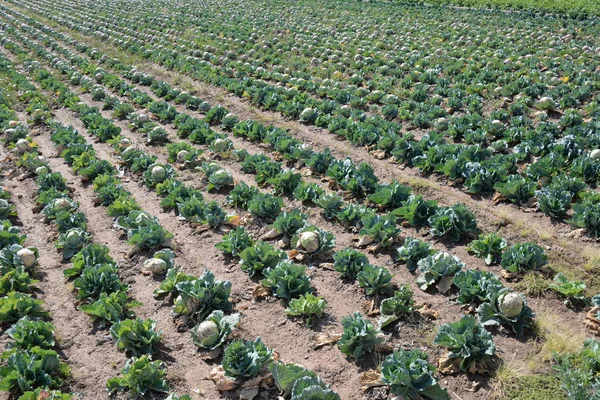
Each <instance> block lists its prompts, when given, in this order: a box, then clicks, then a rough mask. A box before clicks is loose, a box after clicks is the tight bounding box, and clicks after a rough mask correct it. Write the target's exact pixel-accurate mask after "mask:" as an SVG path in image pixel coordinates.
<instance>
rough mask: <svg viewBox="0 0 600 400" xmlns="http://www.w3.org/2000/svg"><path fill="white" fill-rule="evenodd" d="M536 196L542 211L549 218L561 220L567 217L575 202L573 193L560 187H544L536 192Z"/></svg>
mask: <svg viewBox="0 0 600 400" xmlns="http://www.w3.org/2000/svg"><path fill="white" fill-rule="evenodd" d="M535 195H536V196H537V199H538V208H539V209H540V211H541V212H543V213H544V214H545V215H547V216H549V217H553V218H559V219H562V218H564V217H565V216H566V214H567V211H568V210H569V208H570V206H571V201H572V200H573V195H572V194H571V192H569V191H567V190H564V189H562V188H558V187H544V188H542V189H541V190H538V191H536V192H535Z"/></svg>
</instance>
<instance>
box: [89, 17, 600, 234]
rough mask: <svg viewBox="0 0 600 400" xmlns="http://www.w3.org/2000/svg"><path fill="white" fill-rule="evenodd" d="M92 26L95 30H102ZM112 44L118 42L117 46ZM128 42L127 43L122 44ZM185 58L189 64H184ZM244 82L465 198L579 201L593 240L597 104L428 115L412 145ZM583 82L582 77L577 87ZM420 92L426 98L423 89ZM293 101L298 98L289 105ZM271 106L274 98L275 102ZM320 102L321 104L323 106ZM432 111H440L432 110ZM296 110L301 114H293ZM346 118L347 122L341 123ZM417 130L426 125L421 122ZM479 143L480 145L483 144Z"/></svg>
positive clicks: (406, 138)
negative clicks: (436, 176) (454, 186)
mask: <svg viewBox="0 0 600 400" xmlns="http://www.w3.org/2000/svg"><path fill="white" fill-rule="evenodd" d="M94 20H95V19H94ZM78 27H80V25H78ZM95 28H97V29H101V28H102V27H95ZM79 29H80V28H79ZM97 29H95V30H94V31H97ZM109 32H110V31H109ZM115 33H116V32H115ZM136 34H137V35H140V34H138V33H136ZM138 40H139V39H138ZM121 42H122V40H121ZM116 44H120V45H124V44H123V43H119V42H117V43H116ZM130 44H131V43H130V42H127V46H130ZM124 46H125V45H124ZM135 49H136V51H137V52H138V53H140V54H142V53H143V55H144V57H146V58H150V59H152V60H153V61H156V62H159V63H162V64H165V62H164V60H161V59H160V58H159V59H154V57H153V56H152V54H156V55H157V56H160V57H162V58H164V54H163V53H164V51H165V50H164V49H163V47H162V46H159V47H157V48H156V49H151V48H144V47H143V46H142V43H141V42H140V43H139V46H135ZM180 51H182V52H183V50H181V49H179V50H177V49H176V50H171V51H170V53H171V56H172V57H176V58H177V59H178V60H181V62H183V60H184V59H185V60H186V62H188V63H192V64H194V63H196V64H200V66H197V65H196V66H195V67H194V68H195V69H200V70H201V69H202V68H205V67H206V68H209V67H208V66H207V65H205V64H206V63H208V62H207V61H202V60H200V59H199V58H198V57H191V56H189V55H186V53H185V52H183V53H180ZM584 54H586V55H587V57H589V58H590V60H594V59H595V55H594V54H593V52H590V51H588V50H586V52H585V53H584ZM190 58H192V61H190V60H189V59H190ZM233 58H237V57H233ZM540 62H546V61H540ZM596 64H597V61H591V62H590V63H586V64H585V65H588V66H589V68H591V69H593V68H595V65H596ZM210 65H211V67H210V68H212V69H211V71H212V72H211V74H210V75H208V77H204V80H206V79H208V78H211V77H213V76H214V74H219V73H221V69H226V66H222V65H216V66H213V65H212V64H210ZM167 66H169V65H167ZM171 68H175V69H179V70H181V71H186V70H187V69H189V68H187V67H185V66H180V65H179V63H178V62H175V63H173V65H172V66H171ZM557 68H558V69H559V70H561V72H558V74H559V75H561V74H570V75H569V78H568V79H566V80H560V79H558V78H556V81H552V82H551V83H549V85H551V86H552V87H554V86H556V88H557V90H558V93H563V95H564V94H565V93H572V90H573V89H572V88H568V85H577V88H578V89H577V90H581V89H579V88H581V85H584V87H587V89H586V90H585V93H586V94H582V96H584V97H582V99H581V100H582V101H583V100H584V99H587V100H586V101H589V100H591V99H593V94H594V93H596V92H597V87H596V86H597V84H595V83H594V82H593V76H594V74H593V73H592V72H591V70H590V71H588V72H583V71H581V70H578V71H576V73H577V76H578V79H577V80H574V79H573V78H572V76H573V75H574V74H575V72H572V68H573V67H567V66H560V67H557ZM562 69H565V71H562ZM569 71H571V72H569ZM590 73H591V75H590ZM519 74H524V72H519ZM191 75H192V76H193V77H194V78H196V79H202V78H203V77H202V76H200V72H197V71H196V72H195V73H192V74H191ZM225 75H226V74H225ZM531 75H532V74H531V73H530V74H528V76H531ZM236 79H238V77H237V76H236V78H229V77H227V76H225V77H223V80H224V82H213V80H214V79H213V80H209V82H210V83H213V84H217V85H225V86H227V83H226V82H229V81H234V80H236ZM244 79H245V80H244V84H243V86H242V89H243V92H244V93H245V94H243V93H241V92H240V91H237V90H233V91H234V92H236V93H237V94H243V95H247V96H249V97H251V98H252V99H251V101H252V102H255V101H256V99H257V97H256V95H257V93H258V92H257V93H255V92H254V90H260V95H259V98H260V99H270V100H269V101H275V100H273V99H274V98H275V99H276V98H277V97H279V98H281V99H282V100H285V99H290V100H289V101H291V102H292V103H294V104H297V110H298V115H288V116H291V117H300V118H301V120H303V122H306V123H311V124H312V123H316V124H317V125H318V126H322V127H330V125H331V124H332V121H333V122H334V125H335V126H336V128H335V129H332V128H331V127H330V128H329V130H330V131H332V132H334V133H338V134H341V135H343V136H346V137H347V138H348V139H350V140H351V141H352V142H353V143H354V144H357V145H368V146H371V145H372V146H374V147H378V150H379V151H383V154H387V155H392V156H394V157H395V158H396V160H397V161H400V162H408V163H409V164H411V165H414V166H416V167H417V168H419V170H420V171H422V172H424V173H430V172H439V173H442V174H444V175H445V176H447V177H448V178H449V179H450V180H451V181H453V182H454V183H456V182H463V183H464V184H465V188H466V190H467V191H468V192H470V193H473V194H484V195H489V194H492V193H494V192H497V193H498V196H496V198H497V199H498V200H501V199H504V200H508V201H511V202H513V203H515V204H521V205H531V204H532V198H534V197H537V206H538V208H539V209H540V210H541V211H542V212H544V213H545V214H547V215H549V216H551V217H554V218H558V219H563V218H566V217H567V213H568V210H569V208H571V203H573V202H575V201H577V200H579V202H578V203H576V205H575V206H574V207H573V214H574V216H573V218H572V219H571V220H570V222H571V224H572V225H574V226H576V227H583V228H587V229H588V230H589V231H590V233H591V234H592V235H597V231H598V227H597V226H596V225H595V224H593V223H592V221H594V220H595V216H596V214H597V211H598V210H597V208H598V205H597V203H598V201H597V200H598V199H597V198H596V197H595V196H594V194H593V193H589V192H585V191H583V192H582V190H583V189H585V188H586V186H587V185H591V186H595V185H596V183H597V180H598V175H599V171H600V167H599V165H600V164H598V161H597V159H595V158H592V155H593V154H595V153H589V152H588V151H586V149H590V148H591V149H594V148H597V147H598V143H596V142H597V141H596V139H595V138H594V136H590V135H589V133H590V131H593V130H594V129H595V128H594V127H595V125H596V124H597V122H595V115H596V114H597V112H595V111H594V109H593V105H594V104H597V101H595V102H594V101H592V102H591V103H590V107H592V108H590V109H589V110H587V111H585V112H584V113H583V114H582V113H581V112H580V111H578V110H576V109H571V108H569V107H573V106H575V105H576V104H575V103H573V104H571V105H570V106H569V103H568V101H567V100H565V102H566V103H565V105H564V106H563V107H564V108H566V111H565V113H564V115H563V116H562V117H561V119H560V120H559V121H557V122H553V121H550V120H548V121H543V122H541V123H537V122H535V121H534V120H533V119H531V118H530V117H529V116H527V115H528V114H530V112H529V111H527V110H528V107H529V106H531V105H532V104H531V103H532V100H531V98H528V97H524V98H522V99H521V100H519V102H517V103H514V104H513V106H511V109H510V110H508V111H504V110H498V111H495V112H493V113H492V115H490V117H489V119H484V118H483V117H481V116H480V115H478V114H477V113H476V112H475V113H473V112H471V113H461V112H459V113H458V114H457V116H456V117H452V118H446V117H448V116H447V115H446V114H444V113H442V114H439V113H438V114H439V115H437V114H435V113H434V114H432V116H428V117H424V119H425V121H434V120H435V121H437V122H436V127H435V128H436V130H437V131H436V130H434V131H432V132H430V133H428V134H427V135H425V136H423V137H422V138H420V139H419V140H413V139H411V137H410V135H403V136H398V135H396V134H395V133H394V134H392V135H391V136H390V134H389V133H388V132H396V131H398V126H395V125H394V124H393V123H391V124H390V123H387V122H386V121H384V120H381V118H375V117H366V116H365V115H363V116H358V117H356V118H352V116H351V115H350V111H349V110H350V109H345V110H346V111H343V110H341V109H339V110H338V111H335V110H337V108H335V107H333V108H331V104H330V105H327V104H326V103H323V102H321V101H320V100H314V99H313V100H314V101H313V100H310V99H309V100H310V101H309V100H305V102H304V103H303V102H302V101H300V100H298V99H296V98H295V97H293V98H292V97H290V96H291V95H292V94H293V92H294V90H296V89H291V90H290V89H282V88H277V87H271V86H269V88H267V89H265V87H264V86H262V85H261V84H260V83H261V82H262V80H258V81H257V83H253V84H252V85H250V83H248V82H250V81H252V79H251V78H247V77H246V78H244ZM522 79H525V78H522ZM582 79H583V80H586V79H587V80H586V81H585V82H583V81H581V80H582ZM590 79H591V80H592V81H590ZM252 82H254V81H252ZM515 82H516V83H515V84H518V85H520V86H519V87H523V88H531V87H533V85H532V84H531V82H528V81H523V82H520V81H518V80H517V81H515ZM582 82H583V83H582ZM585 85H589V86H585ZM562 86H564V87H562ZM253 88H256V89H253ZM281 90H284V91H285V93H277V91H281ZM453 90H456V89H453ZM269 91H275V92H273V93H275V94H274V96H275V97H273V96H272V95H270V94H269ZM421 91H422V90H421ZM415 93H416V94H414V96H417V94H418V93H419V90H418V88H417V89H415ZM424 93H425V94H424V95H425V96H426V91H425V92H424ZM540 93H542V94H552V93H551V92H548V90H541V91H540ZM542 94H536V95H534V99H535V96H537V97H538V98H539V99H540V100H539V103H538V107H540V108H542V109H554V106H555V105H554V103H555V100H553V99H552V98H551V97H549V96H542ZM518 95H519V92H518V89H517V91H516V92H514V93H510V96H512V97H515V96H516V97H518ZM410 96H411V95H409V97H410ZM542 97H543V98H542ZM554 97H557V95H554ZM528 99H529V100H528ZM294 100H298V101H295V102H294ZM306 101H308V103H306ZM569 101H570V100H569ZM261 102H262V100H259V103H258V104H257V105H263V106H264V104H261ZM331 102H333V101H331ZM331 102H330V103H331ZM562 102H563V100H561V104H562ZM276 104H277V101H275V105H276ZM319 104H323V106H320V105H319ZM323 107H325V108H326V109H331V110H330V111H327V112H325V111H326V109H323ZM338 107H339V105H338ZM436 107H437V108H438V109H439V110H442V108H440V107H439V106H436ZM267 109H269V107H267ZM311 110H312V111H311ZM300 111H302V112H301V113H300ZM305 111H306V113H305ZM332 112H335V113H336V115H338V114H340V115H339V116H337V117H335V118H333V120H332V118H330V117H327V115H329V114H331V113H332ZM345 113H349V115H347V116H344V114H345ZM284 114H285V112H284ZM321 114H322V115H321ZM363 114H364V113H363ZM422 114H426V113H422ZM586 114H587V115H589V116H591V117H592V120H591V121H586V120H585V117H586ZM538 115H542V114H538ZM543 115H546V114H543ZM546 116H547V115H546ZM325 117H327V118H325ZM348 117H350V118H348ZM365 118H366V119H365ZM347 120H348V121H350V120H352V121H354V122H352V123H351V124H350V125H349V126H348V122H347ZM345 121H346V122H345ZM423 127H424V128H427V125H425V126H423ZM338 131H339V132H338ZM445 135H448V136H449V137H450V139H452V140H454V141H456V140H458V139H462V138H463V137H466V138H467V144H466V145H463V144H456V143H451V142H449V141H448V140H447V138H445ZM482 144H484V145H485V146H483V147H482V146H481V145H482Z"/></svg>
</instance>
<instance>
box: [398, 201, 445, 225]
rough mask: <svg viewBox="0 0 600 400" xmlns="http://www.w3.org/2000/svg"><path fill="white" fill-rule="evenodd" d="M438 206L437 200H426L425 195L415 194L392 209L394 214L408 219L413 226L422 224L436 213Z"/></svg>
mask: <svg viewBox="0 0 600 400" xmlns="http://www.w3.org/2000/svg"><path fill="white" fill-rule="evenodd" d="M437 208H438V205H437V202H436V201H435V200H425V199H423V196H419V195H414V194H413V195H411V196H410V197H409V198H408V199H407V200H406V201H405V202H403V203H402V206H401V207H398V208H397V209H395V210H394V211H392V214H394V215H396V216H398V217H399V218H400V219H403V220H406V222H408V223H409V225H411V226H422V225H425V224H426V223H427V221H428V220H429V218H430V217H431V216H432V215H434V214H435V213H436V211H437Z"/></svg>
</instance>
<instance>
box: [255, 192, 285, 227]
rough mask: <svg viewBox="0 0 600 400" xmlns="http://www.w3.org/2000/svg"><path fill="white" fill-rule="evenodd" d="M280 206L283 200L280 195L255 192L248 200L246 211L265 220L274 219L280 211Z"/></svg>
mask: <svg viewBox="0 0 600 400" xmlns="http://www.w3.org/2000/svg"><path fill="white" fill-rule="evenodd" d="M282 207H283V200H282V199H281V198H280V197H275V196H272V195H270V194H267V193H256V194H255V195H254V196H253V197H252V199H250V200H249V201H248V211H250V214H252V215H253V216H255V217H258V218H262V219H263V220H265V221H267V222H270V221H273V220H275V218H277V216H278V215H279V213H280V212H281V208H282Z"/></svg>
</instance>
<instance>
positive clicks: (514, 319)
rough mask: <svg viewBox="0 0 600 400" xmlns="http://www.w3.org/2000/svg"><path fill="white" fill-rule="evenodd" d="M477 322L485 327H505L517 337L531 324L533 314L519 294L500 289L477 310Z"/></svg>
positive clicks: (523, 297)
mask: <svg viewBox="0 0 600 400" xmlns="http://www.w3.org/2000/svg"><path fill="white" fill-rule="evenodd" d="M477 315H478V317H479V321H480V322H481V324H482V325H483V326H485V327H488V326H506V327H508V328H510V329H511V330H512V332H513V333H514V334H515V335H517V336H522V335H523V333H524V331H525V329H526V328H529V327H531V326H532V324H533V318H534V316H535V315H534V313H533V311H532V310H531V308H529V307H528V306H527V300H526V299H525V296H523V295H522V294H521V293H516V292H513V291H511V290H510V289H502V290H500V291H498V292H496V293H493V294H492V295H491V296H490V297H489V301H487V302H484V303H482V304H481V305H480V306H479V307H478V308H477Z"/></svg>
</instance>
